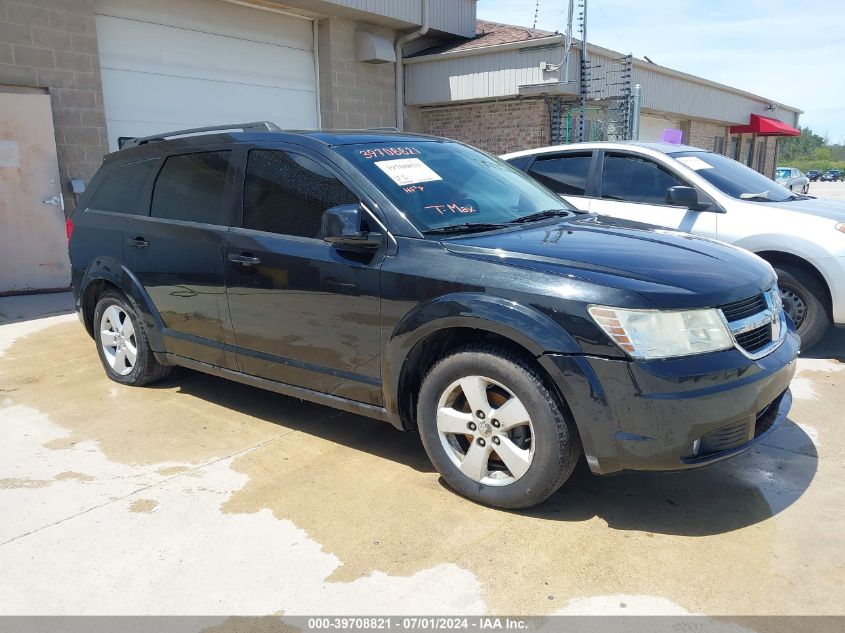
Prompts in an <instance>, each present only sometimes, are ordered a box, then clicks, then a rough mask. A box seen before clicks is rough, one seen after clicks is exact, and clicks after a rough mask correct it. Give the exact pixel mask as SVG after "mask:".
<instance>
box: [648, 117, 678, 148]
mask: <svg viewBox="0 0 845 633" xmlns="http://www.w3.org/2000/svg"><path fill="white" fill-rule="evenodd" d="M679 129H681V124H680V122H678V121H672V120H670V119H664V118H661V117H653V116H641V117H640V140H641V141H645V142H647V143H657V142H658V141H660V137H661V136H663V131H664V130H679ZM684 140H686V139H684Z"/></svg>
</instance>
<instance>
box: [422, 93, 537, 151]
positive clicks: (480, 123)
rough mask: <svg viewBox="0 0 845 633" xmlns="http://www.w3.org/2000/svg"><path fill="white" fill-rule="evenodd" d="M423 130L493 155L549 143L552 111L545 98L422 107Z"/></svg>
mask: <svg viewBox="0 0 845 633" xmlns="http://www.w3.org/2000/svg"><path fill="white" fill-rule="evenodd" d="M415 120H417V121H418V123H417V125H419V126H420V129H419V131H421V132H424V133H425V134H433V135H435V136H445V137H446V138H452V139H455V140H458V141H463V142H465V143H469V144H470V145H475V146H476V147H480V148H481V149H484V150H487V151H488V152H490V153H492V154H504V153H507V152H511V151H515V150H519V149H530V148H534V147H543V146H545V145H548V144H549V110H548V107H547V105H546V103H545V101H543V100H541V99H514V100H511V101H495V102H485V103H473V104H465V105H455V106H445V107H434V108H422V109H421V110H420V112H419V115H418V117H415Z"/></svg>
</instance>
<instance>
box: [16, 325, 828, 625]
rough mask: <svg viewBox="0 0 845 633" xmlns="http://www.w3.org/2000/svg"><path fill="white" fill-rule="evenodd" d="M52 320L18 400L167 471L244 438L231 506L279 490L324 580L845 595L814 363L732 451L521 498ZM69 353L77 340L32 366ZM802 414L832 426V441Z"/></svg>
mask: <svg viewBox="0 0 845 633" xmlns="http://www.w3.org/2000/svg"><path fill="white" fill-rule="evenodd" d="M46 334H49V336H50V337H51V340H53V341H55V344H54V345H52V346H49V349H41V347H40V346H35V345H31V344H29V342H28V339H26V338H24V339H21V340H19V341H18V342H16V343H15V344H14V345H12V347H11V348H10V349H9V350H8V351H7V353H6V356H5V357H3V358H0V380H2V382H3V384H4V385H9V386H12V387H14V388H15V389H16V391H14V392H12V393H9V394H6V396H5V397H7V398H8V399H9V400H10V401H11V402H13V403H17V404H25V405H28V406H31V407H35V408H37V409H38V410H39V411H42V412H43V413H45V414H46V415H48V416H50V418H51V419H52V420H53V421H54V422H55V423H56V424H59V425H61V426H62V427H63V428H66V429H67V430H68V431H70V437H69V438H66V439H63V440H58V441H56V445H55V448H60V447H61V448H66V447H72V446H74V445H76V444H77V443H80V442H83V441H87V440H96V441H97V442H98V445H99V446H100V447H101V449H102V451H103V452H104V453H105V455H106V456H108V458H109V459H111V460H113V461H117V462H122V463H127V464H142V465H154V466H159V467H160V468H159V469H158V471H157V472H159V473H160V474H164V473H162V470H164V469H168V468H173V469H179V468H184V467H179V466H173V467H171V466H161V464H162V463H166V462H171V463H172V462H176V463H181V464H196V463H201V462H203V461H207V460H213V459H219V458H222V457H225V456H228V455H234V454H237V453H239V452H241V451H246V452H243V454H241V455H240V456H238V457H237V458H235V460H234V461H233V464H232V467H233V469H234V470H235V471H237V472H239V473H242V474H244V475H246V476H247V477H248V481H247V483H246V484H245V485H244V486H243V487H242V488H241V489H240V490H238V491H237V492H235V493H234V494H232V495H231V496H230V497H229V498H223V499H221V509H222V511H223V512H225V513H228V514H232V515H243V514H254V513H257V512H259V511H261V510H263V509H269V510H270V511H272V513H273V515H274V516H275V517H276V518H278V519H287V520H290V521H292V522H293V524H294V525H296V526H298V527H299V528H300V529H302V530H304V531H305V532H306V533H307V534H308V536H309V537H310V538H312V539H314V540H315V541H317V542H318V543H320V544H321V545H322V547H323V551H325V552H329V553H332V554H334V555H336V556H337V557H338V558H339V559H340V561H341V562H342V565H341V566H340V567H339V568H338V569H337V570H335V572H334V573H333V575H332V576H331V577H330V578H329V580H330V581H350V580H355V579H358V578H361V577H364V576H368V575H370V574H372V573H374V572H384V573H387V574H391V575H394V576H409V575H412V574H414V573H416V572H419V571H420V570H423V569H429V568H431V567H434V566H436V565H440V564H442V563H446V562H448V563H454V564H455V565H457V566H458V567H460V568H462V569H466V570H469V571H471V572H472V573H473V574H474V575H475V576H476V577H477V578H478V580H479V582H480V583H481V586H482V588H483V598H484V601H485V603H486V604H487V606H488V608H489V609H490V611H492V612H500V613H504V612H510V613H551V612H554V611H555V610H556V609H557V608H559V607H560V606H561V605H563V604H565V603H566V602H567V601H569V600H571V599H575V598H579V597H582V596H591V595H613V594H634V595H638V594H639V595H656V596H665V597H667V598H670V599H671V600H673V601H674V602H676V603H677V604H679V605H681V606H682V607H683V608H684V609H686V610H688V611H690V612H699V613H743V614H757V613H759V614H763V613H772V612H773V610H775V611H777V612H782V613H814V612H827V613H834V612H835V613H839V612H843V611H845V590H844V589H843V579H845V572H843V562H845V529H842V526H843V514H842V501H841V494H840V492H839V491H840V490H841V481H842V477H843V475H845V468H843V456H845V451H843V442H842V439H841V433H840V429H837V428H834V426H833V425H835V423H836V421H837V420H840V421H841V411H842V410H843V408H845V390H842V389H837V388H836V386H835V385H834V384H829V383H828V381H821V384H815V383H814V388H815V390H816V391H817V393H818V394H819V396H820V397H819V399H818V400H812V401H811V400H798V399H796V402H795V406H794V410H793V415H792V419H793V420H795V421H797V422H798V424H794V423H792V422H787V423H786V424H785V425H784V427H783V428H782V429H780V430H778V431H777V432H776V433H775V434H773V435H772V436H771V438H770V440H769V441H767V442H766V444H765V445H760V446H758V447H756V448H754V449H753V450H751V451H749V452H748V453H746V454H744V455H742V456H740V457H738V458H736V459H734V460H732V461H730V462H726V463H723V464H720V465H716V466H712V467H710V468H706V469H703V470H699V471H694V472H686V473H679V474H673V475H660V474H625V475H619V476H615V477H606V478H599V477H595V476H593V475H591V474H590V473H589V472H588V471H587V470H586V467H584V466H583V464H582V466H581V467H579V469H578V470H577V471H576V473H575V475H574V476H573V478H572V479H571V480H570V482H568V483H567V485H566V486H565V487H564V488H563V489H562V490H561V491H559V492H558V493H557V494H555V495H554V496H553V497H552V498H551V499H550V500H549V502H547V503H546V504H544V505H543V506H541V507H539V508H537V509H533V510H530V511H527V512H521V513H516V512H503V511H499V510H493V509H490V508H485V507H483V506H479V505H477V504H474V503H471V502H469V501H467V500H464V499H462V498H460V497H458V496H456V495H455V494H453V493H452V492H451V491H449V490H448V489H447V488H445V487H444V486H443V485H442V484H441V482H440V480H439V477H438V476H437V474H436V473H435V472H433V470H432V468H431V466H430V464H429V462H428V459H427V457H426V456H425V453H424V452H423V449H422V447H421V445H420V443H419V441H418V439H417V438H416V436H414V435H412V434H402V433H400V432H398V431H396V430H394V429H392V428H391V427H389V426H388V425H385V424H380V423H377V422H374V421H371V420H368V419H365V418H361V417H357V416H353V415H349V414H345V413H341V412H337V411H334V410H331V409H327V408H323V407H319V406H316V405H312V404H308V403H303V402H300V401H298V400H295V399H291V398H285V397H282V396H278V395H276V394H272V393H269V392H264V391H260V390H257V389H252V388H249V387H244V386H242V385H238V384H235V383H232V382H228V381H224V380H222V379H217V378H213V377H210V376H204V375H201V374H196V373H193V372H189V371H182V370H180V371H178V372H177V373H176V374H175V375H174V376H173V377H171V378H170V379H168V380H167V381H165V382H164V383H163V384H162V385H160V386H156V387H153V388H145V389H134V388H130V387H123V386H121V385H117V384H115V383H113V382H111V381H109V380H107V379H106V378H105V376H104V375H103V370H102V368H101V367H100V365H99V361H98V359H97V356H96V352H95V350H94V344H93V342H92V341H91V340H90V339H89V338H88V337H87V336H86V335H85V333H84V332H83V331H82V329H81V327H80V326H79V325H78V324H64V325H60V326H55V327H53V328H51V329H50V330H49V331H47V332H45V335H46ZM57 357H59V358H67V359H69V360H68V361H65V362H64V363H62V364H61V366H60V367H57V368H54V369H53V370H52V373H51V374H42V375H41V376H40V380H38V381H33V380H32V378H33V377H34V376H35V374H34V373H33V371H34V369H33V368H36V367H51V366H52V365H53V364H54V363H55V358H57ZM24 358H25V359H26V362H21V359H24ZM59 374H61V376H60V377H59ZM802 421H806V422H807V423H808V424H812V425H813V426H815V427H817V428H818V430H819V433H820V434H821V437H822V440H823V441H822V442H820V447H819V449H818V451H817V450H816V446H815V445H814V443H813V442H812V441H811V440H810V438H809V437H808V436H807V434H806V433H804V432H803V431H802V429H801V426H800V423H801V422H802ZM58 443H62V445H61V446H59V445H58ZM172 474H173V475H174V476H175V475H178V474H179V472H177V471H176V470H173V471H172ZM811 484H812V486H811ZM821 526H839V527H838V529H836V530H831V529H827V528H822V527H821ZM822 529H824V538H820V532H819V531H820V530H822ZM549 596H552V597H553V599H551V600H550V599H549ZM772 596H778V598H777V600H776V601H774V602H773V600H772Z"/></svg>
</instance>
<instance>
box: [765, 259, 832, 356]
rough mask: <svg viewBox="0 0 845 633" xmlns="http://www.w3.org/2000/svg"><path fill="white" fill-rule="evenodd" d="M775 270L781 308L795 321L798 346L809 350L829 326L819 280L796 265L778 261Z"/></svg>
mask: <svg viewBox="0 0 845 633" xmlns="http://www.w3.org/2000/svg"><path fill="white" fill-rule="evenodd" d="M775 272H776V273H777V276H778V286H779V287H780V296H781V298H782V299H783V309H784V310H785V311H786V313H787V314H788V315H789V318H790V319H792V321H793V322H794V323H795V329H797V330H798V335H799V336H800V337H801V347H802V348H803V349H805V350H808V349H810V348H811V347H813V345H815V344H816V343H818V342H819V341H820V340H821V338H822V337H823V336H824V335H825V332H827V330H828V328H829V327H830V316H829V315H828V312H827V308H826V307H825V304H826V302H827V294H826V293H825V291H824V288H822V286H821V285H820V284H819V282H818V280H817V279H816V278H815V277H813V275H811V274H810V273H808V272H807V271H806V270H805V269H803V268H801V267H799V266H790V265H781V266H777V267H776V268H775Z"/></svg>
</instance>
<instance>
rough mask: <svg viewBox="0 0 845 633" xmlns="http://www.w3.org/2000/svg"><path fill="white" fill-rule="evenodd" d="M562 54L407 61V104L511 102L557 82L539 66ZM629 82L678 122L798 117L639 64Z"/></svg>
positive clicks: (650, 105)
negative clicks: (526, 90)
mask: <svg viewBox="0 0 845 633" xmlns="http://www.w3.org/2000/svg"><path fill="white" fill-rule="evenodd" d="M562 55H563V49H562V47H556V48H526V49H522V50H520V49H509V50H502V51H495V50H492V51H488V52H483V53H477V54H473V55H465V56H455V57H449V56H445V57H443V58H441V59H432V60H425V61H420V62H411V63H408V64H407V65H406V95H407V96H406V99H407V103H408V105H434V104H445V103H450V102H454V101H468V100H482V99H496V98H503V97H515V96H517V95H518V94H519V87H520V86H525V85H530V84H539V83H555V82H557V81H560V78H562V76H563V72H562V69H561V71H558V72H553V73H549V72H541V71H540V68H539V65H540V62H543V61H545V62H552V63H558V62H559V61H560V60H561V58H562ZM590 59H591V60H592V61H593V63H594V64H595V65H608V62H609V60H610V57H609V56H607V55H601V54H598V53H596V52H592V51H591V53H590ZM579 64H580V51H578V50H577V49H573V59H572V69H571V72H570V76H571V78H572V79H576V80H577V78H578V76H579V70H578V66H579ZM633 83H639V84H641V85H642V95H643V97H642V99H643V100H642V107H643V109H644V110H653V111H656V112H661V113H666V114H672V115H679V116H680V117H681V118H689V117H693V118H700V119H708V120H712V121H724V122H728V123H734V124H745V123H748V116H749V114H750V113H755V114H762V115H763V116H767V117H771V118H774V119H778V120H780V121H783V122H785V123H788V124H789V125H792V126H795V125H796V119H797V118H798V115H797V114H796V113H795V112H793V111H791V110H786V109H781V110H777V111H769V110H766V109H765V108H766V106H767V105H768V104H769V103H770V102H769V101H767V100H766V99H764V98H762V97H760V98H754V97H752V96H748V95H741V94H737V93H735V92H732V91H730V90H726V89H720V88H718V87H716V86H709V85H706V84H702V83H699V82H697V81H694V80H691V79H686V78H684V77H677V76H674V75H672V74H668V73H666V72H660V70H659V69H658V68H654V69H652V68H648V67H643V65H641V64H636V65H635V67H634V73H633ZM567 92H568V93H569V92H570V91H569V90H567ZM571 92H572V93H573V94H574V93H576V92H577V86H576V85H574V84H573V85H572V87H571Z"/></svg>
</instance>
